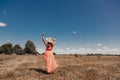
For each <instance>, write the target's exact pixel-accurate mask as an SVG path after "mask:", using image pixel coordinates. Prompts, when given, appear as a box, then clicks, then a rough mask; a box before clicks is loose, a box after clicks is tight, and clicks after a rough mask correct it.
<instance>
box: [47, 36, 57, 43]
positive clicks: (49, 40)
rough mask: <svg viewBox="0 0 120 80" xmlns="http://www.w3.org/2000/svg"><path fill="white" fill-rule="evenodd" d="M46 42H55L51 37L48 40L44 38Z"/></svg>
mask: <svg viewBox="0 0 120 80" xmlns="http://www.w3.org/2000/svg"><path fill="white" fill-rule="evenodd" d="M45 39H46V41H47V42H50V43H52V44H53V43H54V42H55V41H56V39H55V38H52V37H48V38H45Z"/></svg>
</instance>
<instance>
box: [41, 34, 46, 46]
mask: <svg viewBox="0 0 120 80" xmlns="http://www.w3.org/2000/svg"><path fill="white" fill-rule="evenodd" d="M44 35H45V34H44V32H42V41H43V43H44V44H45V45H47V42H46V40H45V38H44Z"/></svg>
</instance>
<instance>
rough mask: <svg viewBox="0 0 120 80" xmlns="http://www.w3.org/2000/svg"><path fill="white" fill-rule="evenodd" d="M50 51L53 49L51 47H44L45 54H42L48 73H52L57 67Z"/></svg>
mask: <svg viewBox="0 0 120 80" xmlns="http://www.w3.org/2000/svg"><path fill="white" fill-rule="evenodd" d="M52 49H53V46H49V45H46V51H45V54H44V59H45V62H46V66H47V72H48V73H51V72H54V70H55V69H56V68H57V66H58V65H57V63H56V60H55V58H54V55H53V51H52Z"/></svg>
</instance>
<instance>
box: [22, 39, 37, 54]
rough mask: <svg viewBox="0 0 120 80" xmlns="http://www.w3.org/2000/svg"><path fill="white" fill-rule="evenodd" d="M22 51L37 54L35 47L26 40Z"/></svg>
mask: <svg viewBox="0 0 120 80" xmlns="http://www.w3.org/2000/svg"><path fill="white" fill-rule="evenodd" d="M24 52H25V53H27V54H37V51H36V47H35V45H34V43H33V42H32V41H30V40H28V41H27V42H26V44H25V48H24Z"/></svg>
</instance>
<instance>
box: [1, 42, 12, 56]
mask: <svg viewBox="0 0 120 80" xmlns="http://www.w3.org/2000/svg"><path fill="white" fill-rule="evenodd" d="M0 52H1V53H5V54H12V53H13V46H12V44H11V43H6V44H3V45H2V46H1V47H0Z"/></svg>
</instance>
